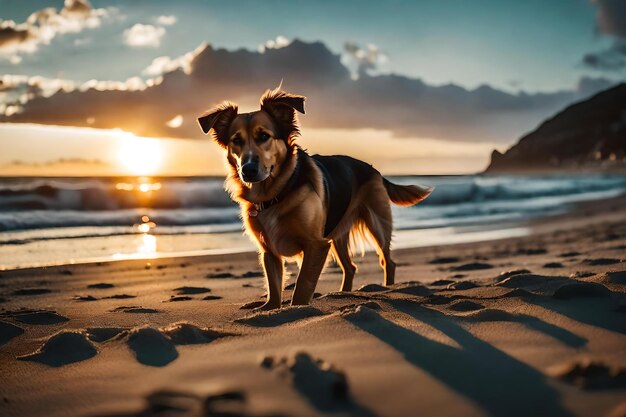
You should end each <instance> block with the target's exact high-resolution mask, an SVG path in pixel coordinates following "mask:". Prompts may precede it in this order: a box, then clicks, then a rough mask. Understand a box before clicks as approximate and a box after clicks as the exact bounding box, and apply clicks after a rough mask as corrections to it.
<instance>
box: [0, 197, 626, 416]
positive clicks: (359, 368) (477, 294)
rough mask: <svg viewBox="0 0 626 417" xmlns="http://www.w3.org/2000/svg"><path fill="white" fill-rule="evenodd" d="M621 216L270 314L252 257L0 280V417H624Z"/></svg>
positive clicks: (459, 256) (370, 279) (423, 255)
mask: <svg viewBox="0 0 626 417" xmlns="http://www.w3.org/2000/svg"><path fill="white" fill-rule="evenodd" d="M624 203H625V202H624V201H623V199H621V200H620V199H617V200H612V201H605V202H597V203H594V204H586V205H582V206H581V207H580V208H579V209H578V210H577V211H576V212H575V213H573V214H569V215H563V216H559V217H554V218H551V219H546V220H543V221H541V222H540V223H534V224H531V225H529V226H530V227H531V228H532V231H533V232H532V234H531V235H530V236H526V237H522V238H513V239H506V240H498V241H490V242H484V243H474V244H462V245H451V246H440V247H426V248H419V249H403V250H398V251H395V253H394V257H395V260H396V262H397V263H398V270H397V280H398V283H397V284H396V285H394V286H393V287H390V288H386V287H383V286H382V285H381V281H382V273H381V271H380V269H379V267H378V265H377V259H375V257H374V256H372V254H366V256H365V257H364V258H362V259H357V260H356V261H357V264H358V265H359V272H358V273H357V275H356V278H355V288H358V289H357V290H355V291H353V292H350V293H340V292H337V290H338V288H339V286H340V281H341V273H340V270H339V268H338V267H337V266H336V265H334V264H332V262H331V263H329V265H328V267H327V268H326V271H325V273H324V275H323V276H322V279H321V281H320V284H319V286H318V288H317V291H318V294H316V298H315V299H314V300H313V302H312V304H311V305H310V306H303V307H289V306H287V305H286V306H285V307H283V308H282V309H280V310H276V311H271V312H256V311H254V310H253V309H252V307H254V306H258V305H259V304H260V303H261V302H262V300H263V296H264V293H265V290H264V283H263V278H262V277H260V268H259V266H258V263H257V256H256V255H255V254H234V255H220V256H205V257H188V258H170V259H153V260H132V261H119V262H108V263H91V264H84V265H65V266H59V267H50V268H39V269H24V270H14V271H4V272H2V273H1V275H0V309H1V310H0V415H2V416H6V417H8V416H21V417H23V416H46V417H53V416H211V415H221V416H226V415H228V416H304V417H306V416H325V415H332V416H381V417H382V416H520V417H521V416H523V417H527V416H555V417H558V416H626V210H625V209H623V207H626V204H624ZM288 270H289V272H290V276H289V279H287V280H286V281H285V287H286V288H287V289H286V290H285V292H284V298H285V300H288V299H289V298H290V296H291V292H292V291H293V285H292V284H293V281H294V276H293V271H294V267H293V266H289V268H288Z"/></svg>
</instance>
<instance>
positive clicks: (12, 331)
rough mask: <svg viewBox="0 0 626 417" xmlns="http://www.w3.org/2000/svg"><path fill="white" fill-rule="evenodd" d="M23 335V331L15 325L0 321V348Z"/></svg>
mask: <svg viewBox="0 0 626 417" xmlns="http://www.w3.org/2000/svg"><path fill="white" fill-rule="evenodd" d="M22 333H24V329H22V328H21V327H19V326H16V325H15V324H11V323H7V322H6V321H0V346H1V345H4V344H5V343H7V342H8V341H9V340H11V339H13V338H14V337H17V336H19V335H21V334H22Z"/></svg>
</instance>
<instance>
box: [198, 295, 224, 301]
mask: <svg viewBox="0 0 626 417" xmlns="http://www.w3.org/2000/svg"><path fill="white" fill-rule="evenodd" d="M222 298H223V297H221V296H219V295H205V296H204V297H202V299H203V300H206V301H211V300H221V299H222Z"/></svg>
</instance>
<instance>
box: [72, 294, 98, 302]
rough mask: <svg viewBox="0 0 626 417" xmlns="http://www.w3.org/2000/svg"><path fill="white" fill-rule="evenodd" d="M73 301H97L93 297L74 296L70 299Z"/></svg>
mask: <svg viewBox="0 0 626 417" xmlns="http://www.w3.org/2000/svg"><path fill="white" fill-rule="evenodd" d="M72 300H74V301H97V300H98V299H97V298H96V297H94V296H93V295H75V296H74V297H72Z"/></svg>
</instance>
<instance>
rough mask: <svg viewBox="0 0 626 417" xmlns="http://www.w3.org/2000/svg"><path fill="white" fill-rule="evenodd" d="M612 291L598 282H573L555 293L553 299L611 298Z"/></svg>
mask: <svg viewBox="0 0 626 417" xmlns="http://www.w3.org/2000/svg"><path fill="white" fill-rule="evenodd" d="M610 295H611V290H609V289H608V288H607V287H605V286H604V285H602V284H599V283H597V282H580V281H578V282H572V283H570V284H565V285H562V286H560V287H559V288H557V289H556V290H555V291H554V294H552V297H554V298H559V299H569V298H577V297H609V296H610Z"/></svg>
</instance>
